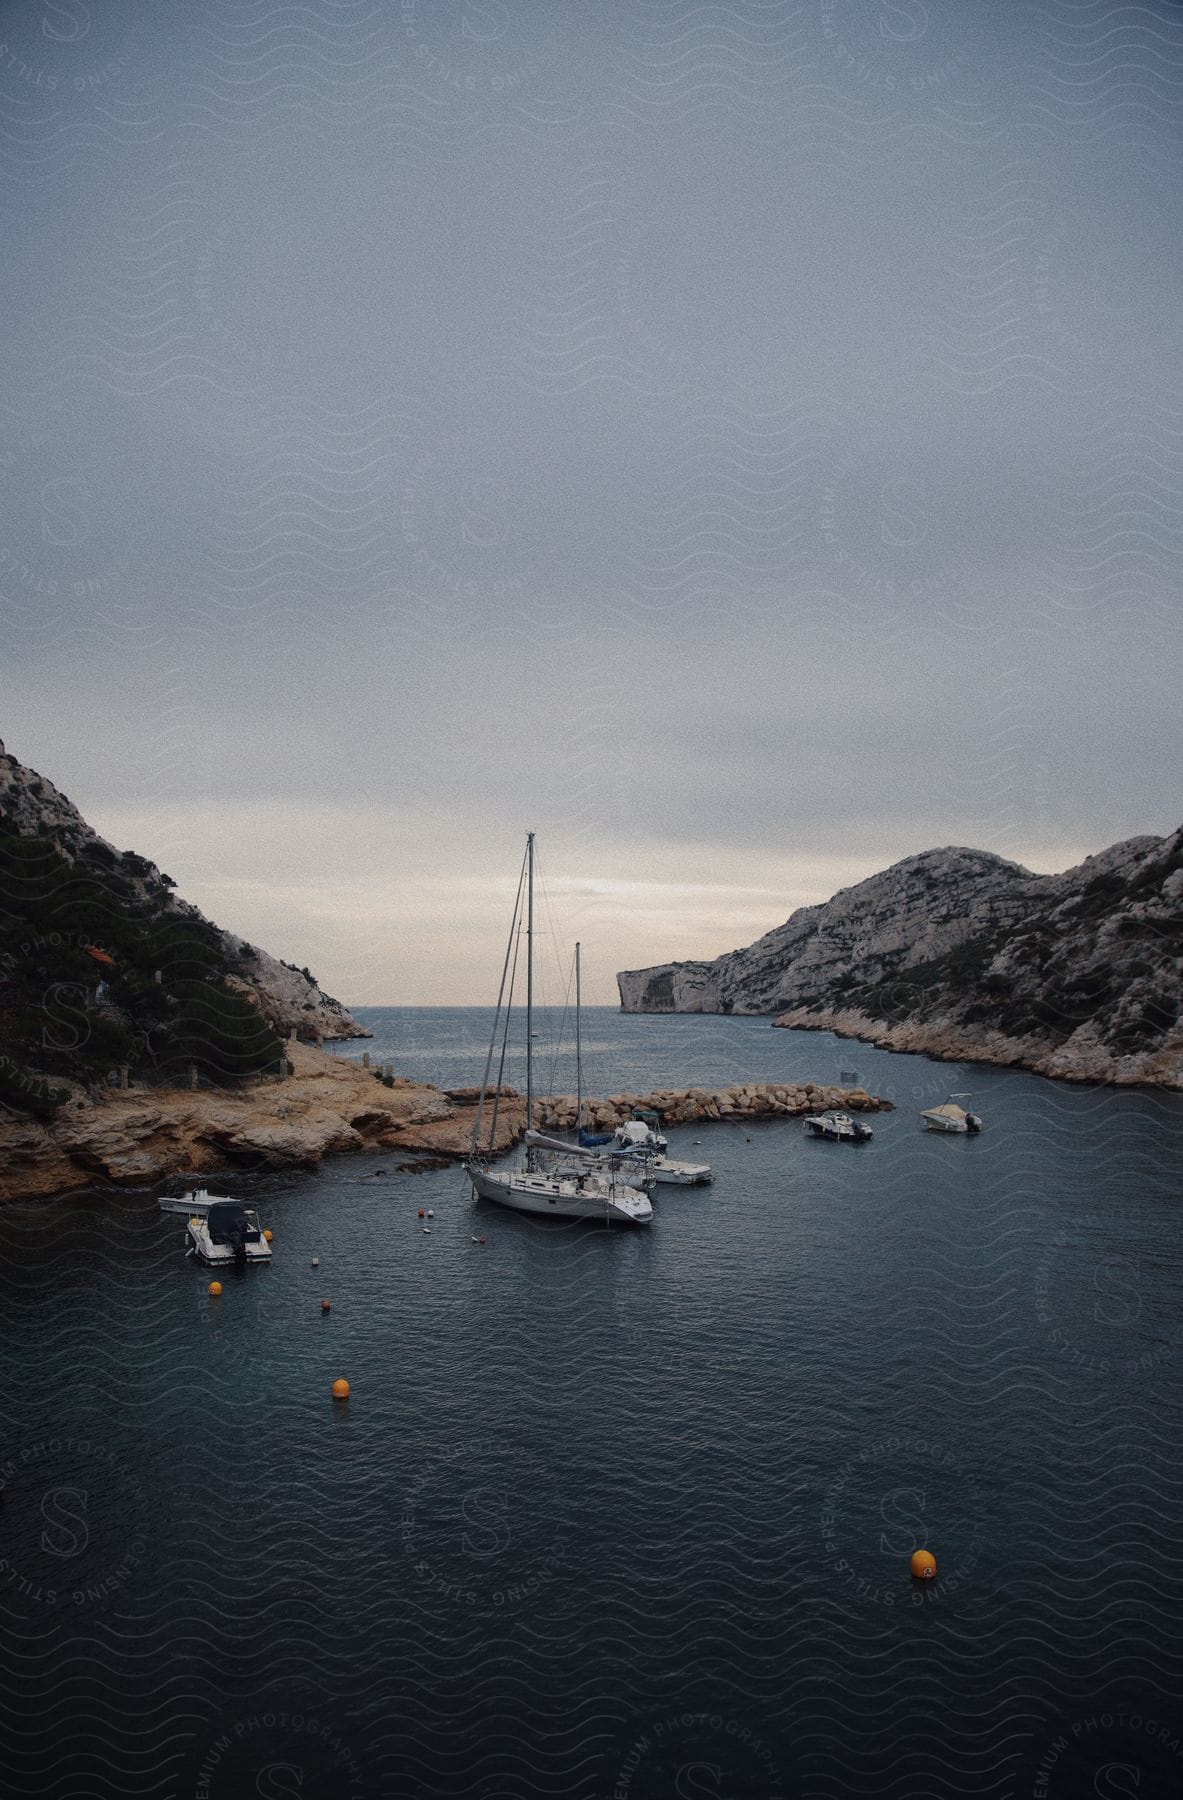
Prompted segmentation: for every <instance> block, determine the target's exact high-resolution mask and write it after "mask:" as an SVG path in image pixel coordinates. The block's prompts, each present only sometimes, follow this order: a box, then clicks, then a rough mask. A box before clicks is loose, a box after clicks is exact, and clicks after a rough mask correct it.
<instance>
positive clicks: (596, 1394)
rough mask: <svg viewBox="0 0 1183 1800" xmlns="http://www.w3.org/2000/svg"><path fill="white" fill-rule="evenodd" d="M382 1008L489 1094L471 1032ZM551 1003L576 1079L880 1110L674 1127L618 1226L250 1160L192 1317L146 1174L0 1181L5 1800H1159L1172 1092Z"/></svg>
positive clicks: (381, 1014)
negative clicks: (827, 1124)
mask: <svg viewBox="0 0 1183 1800" xmlns="http://www.w3.org/2000/svg"><path fill="white" fill-rule="evenodd" d="M366 1016H367V1018H368V1019H369V1021H370V1022H371V1023H372V1024H373V1027H374V1030H375V1033H376V1036H375V1041H374V1043H373V1044H372V1045H369V1046H362V1045H349V1046H346V1047H343V1048H344V1050H345V1052H346V1053H348V1054H349V1055H351V1056H353V1055H360V1053H361V1050H362V1049H363V1048H369V1049H370V1052H371V1054H372V1055H375V1056H393V1057H394V1058H395V1059H396V1061H397V1064H398V1066H399V1068H400V1069H401V1070H403V1071H404V1072H406V1073H409V1074H415V1075H423V1076H427V1077H430V1078H431V1079H433V1080H437V1081H440V1082H442V1083H444V1084H445V1085H453V1086H455V1085H460V1084H462V1083H468V1082H471V1081H473V1080H475V1079H477V1078H478V1077H479V1072H480V1063H481V1060H482V1058H483V1054H484V1030H485V1026H484V1023H483V1019H484V1015H482V1014H480V1013H477V1012H461V1011H425V1010H407V1011H391V1010H387V1009H382V1010H375V1011H373V1012H372V1013H370V1014H367V1015H366ZM541 1023H542V1027H543V1036H544V1038H545V1035H546V1032H545V1027H546V1023H547V1022H546V1021H545V1020H543V1021H542V1022H541ZM585 1026H586V1040H587V1076H588V1086H589V1088H590V1089H591V1090H593V1091H596V1092H610V1091H613V1090H617V1089H620V1088H625V1087H634V1086H635V1087H650V1086H654V1085H660V1084H662V1083H672V1082H674V1081H678V1082H682V1083H686V1082H693V1083H702V1084H712V1083H722V1082H726V1081H730V1080H736V1079H741V1078H752V1079H760V1078H776V1077H783V1076H788V1075H794V1076H802V1075H812V1076H815V1077H816V1078H819V1079H827V1080H831V1079H835V1080H836V1079H838V1077H839V1074H840V1071H842V1070H853V1071H855V1072H856V1073H857V1076H858V1078H859V1079H860V1080H861V1081H863V1082H864V1083H865V1084H866V1085H867V1086H869V1087H871V1088H872V1089H874V1090H876V1091H878V1092H881V1093H885V1094H887V1095H889V1096H892V1097H894V1098H895V1099H896V1101H897V1104H898V1110H897V1111H896V1112H894V1113H892V1114H888V1115H885V1116H883V1117H881V1118H878V1119H876V1121H875V1133H876V1135H875V1139H874V1142H873V1143H871V1144H869V1145H866V1146H862V1147H853V1146H845V1145H834V1144H826V1143H815V1142H811V1141H807V1140H805V1139H804V1137H803V1135H802V1133H801V1129H800V1126H799V1125H798V1124H795V1123H787V1122H776V1123H772V1122H770V1123H766V1124H761V1125H758V1126H755V1127H752V1128H748V1129H742V1128H739V1127H735V1126H729V1125H716V1126H695V1127H686V1128H683V1129H681V1130H675V1131H672V1132H671V1134H670V1135H671V1147H672V1149H673V1151H674V1153H675V1154H677V1153H678V1152H679V1151H683V1150H688V1149H689V1148H690V1147H691V1146H692V1145H693V1146H694V1149H695V1152H696V1154H698V1155H706V1156H709V1159H710V1161H711V1162H712V1164H713V1166H714V1169H715V1176H716V1179H715V1184H714V1186H713V1187H711V1188H707V1189H702V1190H684V1191H673V1192H671V1191H669V1190H665V1191H659V1198H658V1202H657V1217H656V1219H655V1220H654V1223H653V1226H652V1228H651V1229H650V1230H649V1231H647V1232H633V1233H628V1232H624V1233H621V1232H613V1233H607V1232H604V1231H601V1230H599V1229H596V1228H589V1227H583V1226H564V1225H562V1224H560V1223H557V1222H553V1221H538V1222H532V1221H529V1220H525V1219H521V1218H518V1217H516V1216H514V1215H512V1214H507V1213H503V1212H500V1211H498V1210H496V1209H494V1208H489V1207H487V1206H485V1205H484V1204H483V1203H482V1204H476V1203H474V1202H473V1200H472V1198H471V1195H470V1193H469V1191H468V1190H467V1188H466V1186H465V1184H464V1182H463V1180H462V1178H461V1176H460V1175H459V1173H458V1172H456V1171H454V1170H447V1171H440V1172H436V1173H433V1174H428V1175H421V1176H417V1177H416V1176H409V1175H408V1176H395V1177H392V1176H389V1175H384V1174H381V1173H379V1171H380V1170H382V1169H383V1168H384V1165H385V1162H387V1161H389V1160H390V1159H389V1157H387V1158H384V1157H383V1156H382V1154H381V1153H375V1154H367V1155H364V1156H360V1157H354V1158H342V1159H337V1160H335V1161H333V1162H332V1163H330V1164H328V1165H326V1166H325V1167H323V1168H322V1169H321V1170H320V1171H319V1172H317V1173H315V1174H295V1173H291V1174H284V1175H274V1174H272V1175H259V1174H252V1173H251V1172H249V1171H245V1172H244V1171H239V1172H237V1173H236V1174H235V1175H233V1176H230V1177H228V1178H227V1179H226V1181H225V1182H224V1183H222V1184H220V1185H224V1186H226V1187H228V1188H229V1189H230V1190H231V1191H234V1192H238V1193H242V1194H244V1195H250V1196H251V1197H253V1198H254V1199H256V1200H257V1201H258V1202H259V1203H260V1205H261V1207H262V1211H263V1214H264V1217H265V1219H266V1221H267V1222H269V1223H270V1224H271V1225H272V1226H273V1227H274V1229H275V1251H276V1254H275V1260H274V1263H273V1265H272V1266H271V1267H270V1268H267V1269H252V1270H247V1271H245V1272H244V1273H243V1274H242V1276H241V1277H239V1278H235V1277H229V1278H227V1279H226V1283H225V1289H226V1291H225V1293H224V1295H223V1296H222V1299H221V1300H220V1301H218V1302H213V1301H211V1300H210V1299H209V1298H208V1297H207V1295H206V1283H207V1281H208V1275H207V1274H205V1273H203V1272H202V1271H201V1270H199V1269H198V1268H196V1267H194V1266H193V1265H192V1264H191V1263H189V1262H187V1261H186V1260H185V1258H184V1256H183V1254H182V1247H181V1231H180V1227H179V1224H178V1222H177V1221H175V1220H173V1221H168V1220H165V1219H163V1218H162V1217H161V1216H160V1215H159V1214H158V1213H157V1212H156V1210H155V1207H154V1203H153V1201H152V1199H151V1198H150V1197H148V1198H146V1197H144V1196H142V1195H140V1196H131V1195H122V1196H114V1197H111V1196H105V1197H103V1198H94V1197H91V1198H78V1197H75V1198H69V1199H64V1200H60V1201H52V1202H44V1203H40V1204H37V1205H29V1206H20V1207H9V1208H8V1209H6V1210H5V1211H3V1212H2V1213H0V1240H2V1244H0V1247H2V1253H3V1258H2V1262H0V1282H2V1305H0V1337H2V1340H3V1345H4V1365H3V1366H4V1376H5V1378H4V1386H3V1394H2V1397H0V1409H2V1417H3V1433H4V1452H3V1457H2V1458H0V1472H2V1475H3V1482H4V1492H3V1500H2V1503H0V1530H2V1531H3V1544H2V1549H0V1655H2V1657H3V1664H4V1669H3V1685H2V1702H3V1704H2V1705H0V1732H2V1735H3V1752H2V1755H3V1766H4V1780H3V1786H2V1791H3V1793H4V1794H5V1795H8V1794H20V1795H25V1794H52V1795H54V1796H62V1797H63V1800H74V1797H81V1796H88V1797H89V1796H92V1795H94V1796H98V1795H102V1796H106V1795H121V1796H122V1795H135V1796H139V1795H145V1796H147V1795H152V1796H157V1797H166V1800H167V1797H171V1796H178V1797H192V1800H207V1797H208V1800H218V1797H222V1796H237V1795H274V1796H279V1795H285V1796H297V1795H299V1796H304V1797H305V1800H307V1797H308V1796H319V1795H332V1796H334V1797H335V1800H351V1797H352V1796H367V1797H369V1796H375V1797H377V1796H388V1795H389V1796H394V1795H398V1796H411V1797H419V1796H429V1795H430V1796H438V1795H444V1796H448V1795H456V1796H473V1800H478V1797H479V1800H530V1797H532V1796H539V1795H545V1796H551V1795H554V1796H558V1795H571V1796H577V1797H578V1800H621V1797H626V1800H656V1797H657V1796H675V1795H681V1796H701V1797H703V1800H706V1797H714V1800H724V1797H725V1796H726V1797H729V1800H735V1797H737V1796H748V1795H751V1796H766V1795H793V1796H806V1797H816V1800H829V1797H831V1796H832V1797H837V1796H843V1797H845V1796H852V1797H853V1796H864V1795H882V1796H885V1797H887V1796H891V1797H892V1800H896V1797H898V1800H928V1797H930V1796H935V1797H940V1800H945V1797H946V1796H947V1797H948V1800H955V1797H959V1796H965V1795H975V1796H976V1795H990V1796H998V1797H999V1800H1006V1797H1007V1796H1045V1795H1046V1796H1050V1797H1053V1800H1067V1797H1072V1800H1075V1797H1077V1796H1080V1795H1085V1794H1088V1795H1091V1794H1102V1795H1105V1794H1110V1795H1126V1794H1128V1795H1137V1796H1138V1800H1158V1797H1159V1796H1166V1795H1168V1794H1169V1795H1171V1796H1176V1795H1177V1794H1178V1792H1179V1791H1180V1776H1181V1775H1183V1749H1181V1747H1180V1741H1179V1737H1178V1731H1179V1706H1178V1699H1177V1696H1178V1694H1179V1692H1180V1688H1181V1676H1183V1642H1181V1634H1180V1618H1181V1616H1183V1606H1181V1602H1183V1546H1181V1544H1180V1530H1179V1525H1180V1517H1181V1513H1183V1505H1181V1503H1183V1452H1181V1449H1180V1442H1181V1440H1180V1432H1179V1426H1180V1410H1181V1404H1180V1394H1181V1393H1183V1382H1181V1380H1180V1373H1181V1362H1183V1302H1181V1300H1180V1283H1179V1276H1180V1269H1181V1264H1183V1203H1181V1195H1180V1180H1179V1170H1180V1167H1181V1158H1180V1151H1181V1150H1183V1102H1181V1101H1180V1100H1179V1099H1177V1098H1175V1097H1170V1098H1166V1097H1162V1096H1155V1095H1152V1094H1146V1093H1115V1092H1111V1091H1090V1090H1087V1089H1076V1088H1068V1087H1063V1086H1057V1085H1055V1084H1052V1083H1049V1082H1045V1081H1040V1080H1038V1079H1037V1078H1035V1077H1030V1076H1024V1075H1018V1074H1010V1073H1003V1072H998V1071H990V1070H981V1069H972V1070H967V1069H962V1068H957V1067H955V1066H940V1065H934V1064H929V1063H927V1062H925V1061H924V1060H922V1059H919V1058H912V1057H894V1056H890V1055H888V1054H887V1053H884V1052H877V1051H874V1050H871V1049H867V1048H865V1047H864V1046H861V1045H854V1044H850V1043H840V1042H838V1041H837V1040H835V1039H833V1038H830V1037H828V1036H821V1035H808V1036H807V1035H804V1034H798V1033H788V1032H773V1031H770V1030H769V1029H768V1028H767V1026H766V1025H764V1024H763V1023H762V1022H759V1021H755V1020H747V1019H694V1018H687V1019H639V1018H624V1017H621V1016H620V1015H618V1014H616V1013H612V1012H608V1011H594V1012H592V1013H590V1014H589V1015H588V1016H587V1017H586V1019H585ZM572 1084H573V1083H572V1078H571V1077H570V1076H568V1075H560V1078H559V1080H558V1081H557V1083H556V1085H558V1086H561V1087H569V1086H570V1085H572ZM547 1085H548V1084H547ZM951 1088H953V1089H956V1088H968V1089H970V1090H972V1093H973V1103H974V1106H975V1108H976V1109H977V1110H978V1111H980V1112H981V1113H982V1114H983V1116H984V1118H985V1120H986V1132H985V1134H984V1135H983V1136H982V1137H981V1138H980V1139H961V1140H954V1139H939V1138H935V1137H932V1136H929V1135H926V1134H924V1133H922V1132H921V1131H920V1130H919V1129H918V1127H917V1118H916V1114H917V1110H918V1108H919V1107H920V1106H921V1105H925V1104H931V1103H932V1102H933V1101H935V1100H940V1099H943V1098H944V1096H945V1094H946V1092H947V1091H948V1090H949V1089H951ZM420 1207H423V1208H425V1209H426V1208H428V1207H430V1208H432V1209H433V1211H434V1215H435V1216H434V1218H433V1219H432V1220H431V1221H430V1225H431V1231H430V1235H428V1234H425V1233H424V1231H423V1228H422V1224H421V1222H420V1221H419V1219H418V1217H417V1212H418V1209H419V1208H420ZM482 1234H483V1235H484V1236H485V1237H486V1239H487V1242H486V1243H485V1244H484V1245H479V1244H475V1243H473V1241H472V1239H473V1237H474V1235H475V1236H480V1235H482ZM314 1257H319V1259H320V1266H319V1268H316V1269H314V1268H313V1267H312V1259H313V1258H314ZM322 1297H328V1298H329V1299H330V1300H331V1302H332V1310H331V1313H330V1314H329V1315H327V1316H325V1315H322V1313H321V1310H320V1301H321V1298H322ZM338 1375H345V1376H347V1377H348V1378H349V1380H350V1381H351V1383H352V1385H353V1397H352V1399H351V1400H350V1402H349V1403H348V1405H347V1406H334V1405H333V1404H332V1402H331V1401H330V1399H329V1386H330V1384H331V1382H332V1380H333V1379H334V1377H335V1376H338ZM918 1544H924V1545H927V1546H928V1547H930V1548H931V1549H932V1550H933V1552H934V1553H935V1555H936V1557H937V1559H938V1566H939V1575H938V1579H937V1580H936V1581H935V1582H934V1583H932V1584H930V1585H929V1586H927V1587H925V1588H923V1589H920V1588H917V1587H915V1586H913V1584H912V1583H911V1582H910V1581H909V1578H908V1572H907V1571H908V1559H909V1555H910V1552H911V1551H912V1549H913V1548H914V1547H915V1546H916V1545H918Z"/></svg>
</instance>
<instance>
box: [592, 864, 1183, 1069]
mask: <svg viewBox="0 0 1183 1800" xmlns="http://www.w3.org/2000/svg"><path fill="white" fill-rule="evenodd" d="M1181 974H1183V832H1179V831H1176V832H1174V833H1173V834H1172V835H1171V836H1170V837H1167V838H1155V837H1139V838H1131V839H1129V840H1127V841H1126V842H1124V843H1121V844H1114V845H1112V846H1111V847H1110V848H1109V849H1108V850H1104V851H1102V852H1100V853H1099V854H1098V855H1097V856H1091V857H1089V858H1087V860H1086V861H1085V862H1083V863H1082V864H1080V866H1079V867H1078V868H1075V869H1068V870H1066V871H1065V872H1064V873H1063V874H1061V875H1032V874H1031V873H1030V871H1029V870H1027V869H1023V868H1021V867H1019V865H1018V864H1016V863H1009V862H1005V861H1004V860H1003V859H1002V858H1001V857H997V856H992V855H990V854H989V853H987V852H984V851H979V850H965V849H947V850H933V851H929V852H927V853H926V854H924V855H922V856H912V857H906V858H905V859H904V860H903V861H902V862H899V863H896V864H894V865H893V867H891V868H890V869H886V870H884V871H883V873H882V874H880V875H874V876H872V877H871V878H870V879H869V880H867V881H863V882H860V883H859V884H858V885H857V886H856V887H852V888H846V889H844V890H843V891H842V892H841V893H839V894H836V895H835V896H834V898H833V899H832V900H831V901H829V902H828V903H827V904H826V905H824V906H811V907H802V908H801V909H800V910H799V911H798V912H795V913H794V914H793V915H792V917H791V918H790V919H789V920H788V921H787V922H786V923H785V924H784V925H781V926H778V927H777V929H776V930H775V931H770V932H769V933H768V934H767V935H766V936H765V937H762V938H760V939H759V940H758V941H757V942H756V943H755V944H752V945H750V946H749V948H748V949H746V950H736V951H732V952H731V953H730V954H728V955H727V956H722V957H720V958H719V959H718V960H717V961H716V962H713V963H667V964H663V965H659V966H658V967H656V968H651V969H635V970H628V971H625V972H623V973H622V974H620V975H618V977H617V981H618V984H619V987H620V998H621V1007H622V1010H623V1011H625V1012H740V1013H775V1014H780V1015H781V1016H780V1017H778V1018H777V1020H776V1023H777V1024H782V1025H786V1026H793V1027H797V1028H799V1029H809V1028H814V1029H819V1030H829V1031H837V1032H839V1033H842V1034H844V1035H847V1036H852V1037H861V1038H868V1039H871V1040H872V1041H874V1042H876V1043H881V1044H885V1045H887V1046H888V1047H890V1048H893V1049H898V1050H913V1051H921V1052H924V1053H926V1054H929V1055H933V1056H945V1057H952V1058H960V1059H968V1060H978V1061H985V1062H997V1063H1005V1064H1014V1065H1018V1066H1022V1067H1025V1068H1032V1069H1037V1070H1039V1071H1040V1072H1041V1073H1044V1074H1047V1075H1053V1076H1057V1077H1059V1078H1061V1079H1066V1080H1081V1081H1107V1082H1123V1083H1126V1082H1149V1083H1153V1084H1155V1085H1157V1086H1164V1087H1180V1086H1183V1024H1181V1023H1180V1020H1179V1012H1180V1007H1179V1000H1180V989H1181V979H1180V978H1181Z"/></svg>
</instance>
